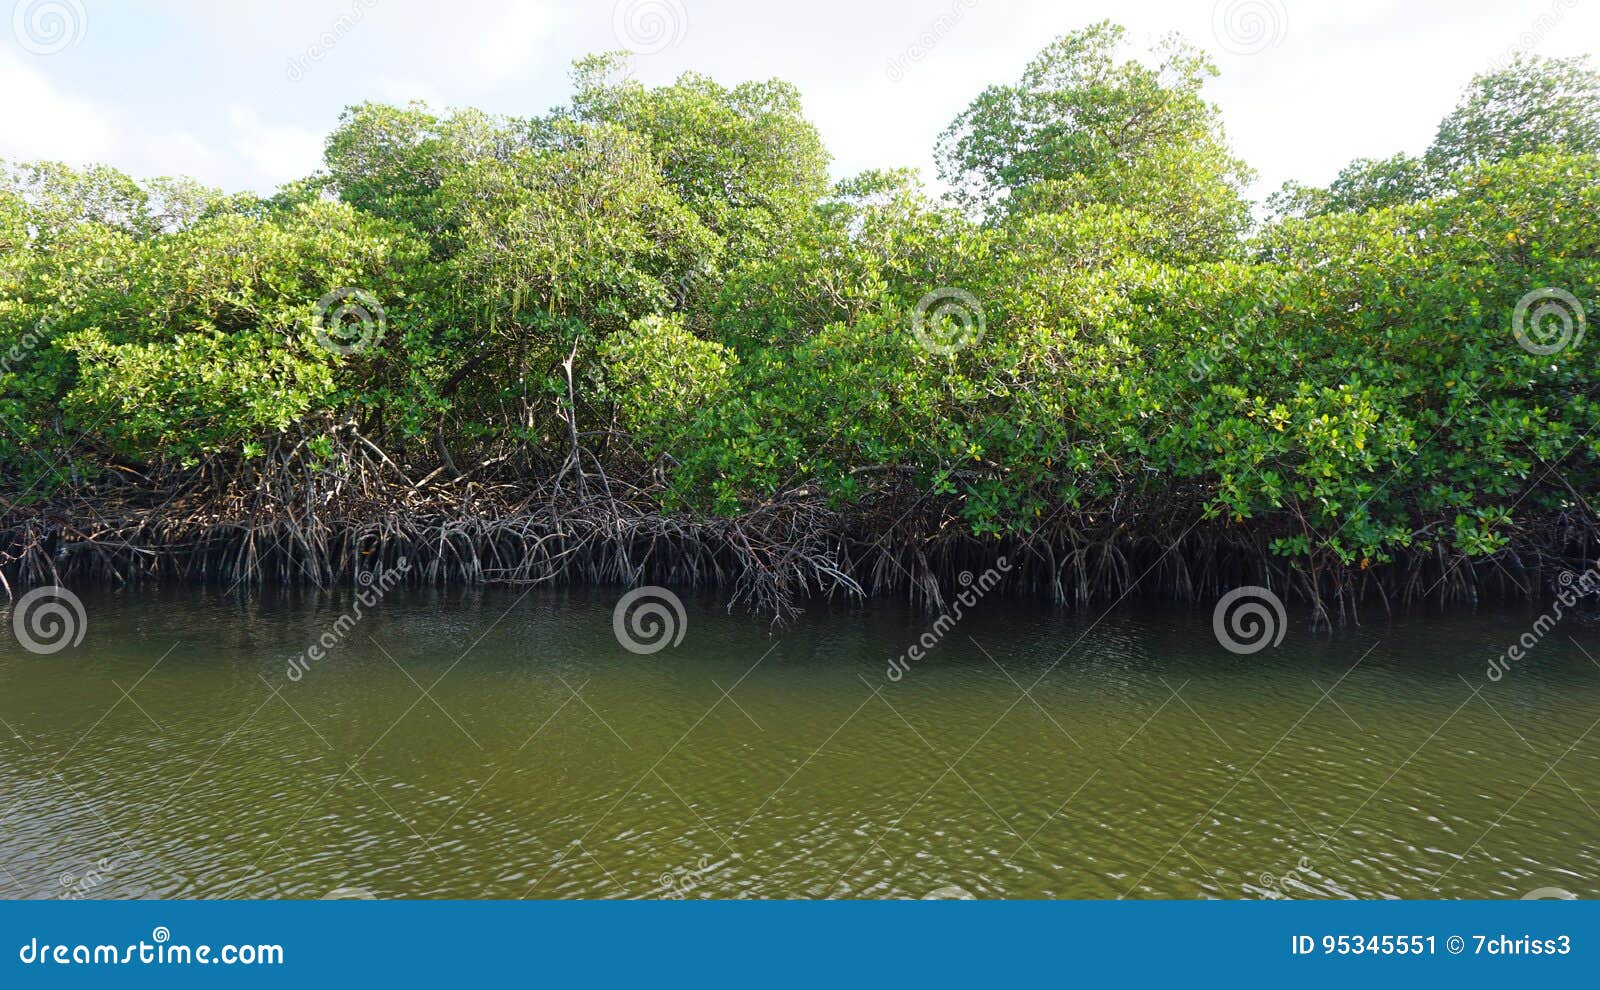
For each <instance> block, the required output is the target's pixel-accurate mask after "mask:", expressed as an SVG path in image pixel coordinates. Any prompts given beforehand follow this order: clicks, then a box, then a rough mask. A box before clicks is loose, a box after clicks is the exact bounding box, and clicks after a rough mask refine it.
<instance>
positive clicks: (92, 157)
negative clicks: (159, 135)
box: [0, 49, 116, 163]
mask: <svg viewBox="0 0 1600 990" xmlns="http://www.w3.org/2000/svg"><path fill="white" fill-rule="evenodd" d="M0 93H4V94H5V109H4V112H0V158H8V159H11V160H13V161H27V160H31V159H39V158H49V159H59V160H63V161H68V162H77V163H83V162H90V161H103V160H107V159H110V158H112V157H113V156H114V151H115V149H116V140H115V128H114V127H113V126H112V124H111V122H110V120H109V118H108V117H107V116H106V114H104V113H103V112H102V111H101V110H100V109H99V108H98V107H96V106H95V105H94V104H93V103H91V102H90V101H88V100H83V99H79V98H77V97H74V96H71V95H69V94H66V93H63V92H61V91H59V90H58V89H56V88H55V87H54V86H52V85H50V83H49V82H48V81H46V80H45V78H44V77H43V76H41V75H39V74H38V73H37V72H35V71H33V70H32V69H31V68H30V67H28V66H27V65H25V64H24V63H23V62H21V61H19V60H17V59H16V58H15V57H13V56H12V55H11V54H10V52H8V51H6V50H5V49H0Z"/></svg>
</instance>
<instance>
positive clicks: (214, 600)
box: [0, 591, 1600, 898]
mask: <svg viewBox="0 0 1600 990" xmlns="http://www.w3.org/2000/svg"><path fill="white" fill-rule="evenodd" d="M347 598H348V596H347V595H334V596H323V597H320V598H316V599H308V598H305V597H295V596H274V595H267V596H258V597H251V598H247V599H241V598H240V597H239V596H238V595H237V594H235V595H233V596H230V597H224V596H222V595H218V594H212V593H203V592H194V591H188V592H169V593H163V594H159V595H158V594H155V593H129V594H121V595H114V596H85V598H84V604H85V607H86V614H87V616H88V629H87V633H86V636H85V638H84V641H83V643H82V645H81V646H78V647H76V648H70V649H67V650H65V651H63V652H61V653H58V654H56V655H53V656H37V655H33V654H30V653H27V652H24V651H23V650H22V649H20V648H19V646H18V644H17V643H16V642H15V641H14V640H13V639H12V637H11V633H10V621H9V618H7V619H6V622H5V627H6V628H5V631H4V632H3V633H0V718H3V719H4V725H3V726H0V756H3V759H0V892H3V894H4V895H5V896H9V897H62V896H89V897H200V898H211V897H303V898H316V897H324V896H328V895H330V894H336V895H337V896H368V895H370V896H374V897H380V898H401V897H466V898H479V897H497V898H523V897H542V898H554V897H656V896H663V895H669V896H687V897H704V896H716V897H923V896H926V895H929V894H934V893H938V894H940V895H941V896H954V895H958V894H959V893H960V892H967V893H970V894H972V895H974V896H977V897H1092V898H1113V897H1121V896H1130V897H1228V898H1237V897H1264V896H1273V897H1276V896H1289V897H1352V896H1353V897H1430V896H1437V897H1497V898H1506V897H1521V896H1523V895H1525V894H1528V893H1529V892H1532V891H1536V890H1542V889H1545V888H1559V889H1562V890H1565V891H1570V892H1571V893H1573V894H1576V895H1578V896H1582V897H1593V896H1600V814H1597V812H1596V810H1595V809H1596V808H1597V807H1600V730H1596V720H1597V719H1600V663H1596V662H1595V661H1594V660H1591V659H1590V658H1589V657H1587V656H1585V654H1584V652H1583V649H1587V650H1588V652H1589V653H1591V654H1594V655H1595V657H1597V658H1600V645H1597V644H1600V636H1597V635H1596V633H1597V631H1600V626H1597V625H1596V624H1595V623H1594V622H1593V621H1592V620H1586V619H1582V618H1577V617H1574V618H1568V619H1565V620H1563V622H1562V624H1561V625H1560V626H1559V627H1558V628H1557V629H1555V630H1554V631H1553V632H1551V633H1550V634H1549V635H1547V636H1545V637H1544V638H1543V641H1542V642H1541V643H1540V644H1539V646H1538V647H1537V648H1536V649H1535V651H1534V652H1533V653H1532V655H1531V657H1530V658H1529V659H1528V660H1526V661H1524V662H1523V663H1521V664H1519V665H1516V666H1515V667H1514V668H1513V669H1512V671H1511V672H1510V673H1509V674H1507V675H1506V676H1505V677H1504V678H1503V679H1502V680H1500V681H1499V682H1497V683H1495V682H1490V681H1489V680H1487V679H1486V678H1485V669H1486V666H1487V665H1488V662H1489V661H1490V660H1491V659H1493V658H1495V657H1497V656H1499V655H1500V654H1501V652H1502V651H1503V650H1504V649H1505V648H1506V647H1507V646H1508V645H1510V644H1511V643H1512V642H1514V641H1515V640H1516V639H1517V638H1518V637H1520V636H1521V635H1522V634H1523V633H1525V632H1527V631H1528V630H1529V627H1530V625H1531V623H1532V619H1533V615H1532V614H1522V613H1509V612H1500V613H1487V614H1485V613H1478V614H1456V615H1448V616H1439V615H1432V614H1419V615H1415V616H1411V617H1409V618H1407V619H1405V620H1404V621H1400V620H1395V621H1392V622H1389V621H1383V620H1382V619H1380V618H1379V617H1376V616H1369V617H1368V622H1367V624H1366V625H1364V626H1362V627H1360V628H1357V629H1349V630H1345V631H1343V632H1340V633H1338V634H1335V635H1333V636H1322V637H1313V636H1312V635H1311V634H1310V633H1309V631H1308V630H1307V629H1306V628H1305V626H1304V623H1303V622H1301V621H1298V619H1297V621H1296V622H1295V623H1294V625H1293V626H1292V627H1291V628H1290V629H1289V631H1288V634H1287V636H1286V637H1285V639H1284V641H1283V643H1282V645H1281V646H1279V647H1277V648H1275V649H1268V650H1265V651H1264V652H1261V653H1258V654H1256V655H1254V656H1236V655H1234V654H1231V653H1229V652H1227V651H1225V650H1223V649H1222V648H1221V647H1220V646H1219V645H1218V644H1217V641H1216V639H1215V638H1214V636H1213V633H1212V629H1211V615H1210V612H1209V610H1205V609H1197V610H1192V611H1191V610H1173V609H1170V608H1160V609H1155V608H1151V609H1146V608H1124V609H1120V610H1117V611H1114V612H1112V613H1111V614H1109V615H1106V616H1104V617H1101V616H1100V615H1099V613H1087V614H1083V613H1072V612H1065V611H1053V610H1049V609H1045V608H1041V607H1037V606H1034V605H1031V604H1027V603H1018V602H1007V601H998V600H996V601H992V602H986V603H984V604H982V605H981V606H980V607H979V608H978V609H976V610H975V611H974V612H973V614H970V615H968V616H967V617H966V618H964V619H963V620H962V622H961V623H960V624H959V625H957V626H956V627H955V628H954V629H953V630H950V631H948V633H947V634H946V635H945V636H944V638H943V641H942V643H941V644H940V645H939V646H938V647H936V648H935V649H934V650H933V652H932V654H931V655H930V656H929V657H927V658H926V659H924V660H922V661H920V662H916V663H912V664H911V669H910V670H909V672H907V673H906V674H905V676H904V677H903V678H902V679H901V680H900V681H898V682H891V681H889V680H888V679H887V678H886V677H885V670H886V667H887V663H888V661H889V659H890V658H892V657H895V656H899V655H900V654H902V653H904V652H905V650H906V649H907V647H908V646H910V645H911V643H912V642H914V641H915V640H916V639H917V638H918V637H920V636H921V635H922V634H923V633H924V632H926V631H927V630H928V628H929V625H930V622H931V620H930V618H929V617H928V616H925V615H922V614H919V613H916V612H912V611H909V610H906V609H902V608H900V607H897V606H881V605H874V606H872V607H869V608H864V609H844V608H837V609H833V610H814V611H812V612H811V613H810V614H808V615H807V616H806V617H805V618H804V619H803V620H802V621H801V622H800V623H799V624H798V625H797V626H795V627H793V628H791V629H788V630H786V631H784V632H782V633H781V634H778V635H769V630H768V629H767V627H766V626H765V624H764V623H762V622H760V621H757V620H752V619H749V618H748V617H745V616H739V615H735V616H729V615H727V614H726V613H725V612H723V611H722V610H721V609H719V608H718V607H716V605H715V603H712V602H708V601H693V600H691V601H689V602H688V610H687V628H686V629H685V634H684V638H683V641H682V643H681V644H680V645H679V646H677V647H676V648H672V649H667V650H665V651H663V652H660V653H657V654H655V655H651V656H641V655H637V654H634V653H631V652H628V651H627V650H624V649H623V648H622V647H621V646H620V645H619V644H618V641H617V639H616V637H615V636H614V634H613V628H612V614H611V612H612V605H613V604H614V603H615V601H616V599H617V595H616V594H615V593H607V592H598V593H594V594H582V595H566V594H559V593H551V592H533V593H531V594H529V595H527V596H526V597H522V596H519V594H517V593H511V592H485V593H467V594H461V593H457V594H418V593H406V594H401V593H398V592H397V593H394V594H391V595H390V596H389V597H388V599H387V600H386V601H384V602H383V603H382V604H381V605H380V606H379V607H378V608H377V609H375V610H373V611H372V612H371V613H370V614H368V615H367V616H366V617H365V618H363V619H362V620H361V621H360V622H359V623H357V624H355V625H354V626H353V627H350V628H345V629H341V631H340V633H339V636H340V637H342V638H341V641H340V642H339V643H338V644H337V645H336V646H335V647H334V648H333V649H332V651H331V654H330V655H329V656H328V657H327V658H325V659H323V660H321V661H320V662H311V663H308V665H307V666H308V669H306V670H305V671H304V673H303V676H302V677H301V678H300V680H298V681H293V680H290V679H289V677H288V676H287V671H288V667H289V664H290V662H291V661H292V660H293V659H294V658H295V657H297V656H300V655H301V654H302V653H303V652H304V651H305V650H306V648H307V647H308V646H310V645H311V644H312V643H314V642H315V641H316V640H317V639H318V638H319V637H321V636H323V634H324V633H326V632H328V631H329V630H330V629H334V628H335V627H336V623H337V620H338V618H339V616H340V614H341V612H342V611H343V610H344V608H345V606H346V600H347ZM1097 619H1098V621H1096V620H1097ZM1023 688H1028V689H1029V692H1028V693H1026V694H1025V693H1024V691H1023ZM1324 691H1326V692H1327V693H1326V694H1324Z"/></svg>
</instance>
